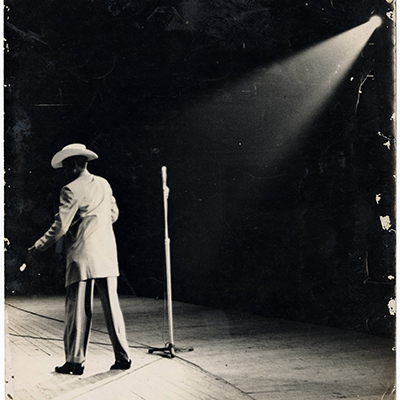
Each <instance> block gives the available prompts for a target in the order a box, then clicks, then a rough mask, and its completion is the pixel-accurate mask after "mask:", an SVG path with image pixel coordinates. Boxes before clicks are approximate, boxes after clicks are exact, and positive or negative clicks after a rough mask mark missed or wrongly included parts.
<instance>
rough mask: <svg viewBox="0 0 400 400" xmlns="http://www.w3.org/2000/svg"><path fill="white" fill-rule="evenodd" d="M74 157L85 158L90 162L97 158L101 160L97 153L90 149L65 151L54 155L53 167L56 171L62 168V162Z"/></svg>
mask: <svg viewBox="0 0 400 400" xmlns="http://www.w3.org/2000/svg"><path fill="white" fill-rule="evenodd" d="M74 156H84V157H86V158H87V160H88V161H92V160H96V159H97V158H99V156H98V155H97V154H96V153H95V152H93V151H91V150H88V149H63V150H60V151H59V152H58V153H56V154H55V155H54V157H53V158H52V160H51V166H52V167H53V168H54V169H57V168H62V167H63V165H62V162H63V161H64V160H65V159H66V158H69V157H74Z"/></svg>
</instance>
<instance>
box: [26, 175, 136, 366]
mask: <svg viewBox="0 0 400 400" xmlns="http://www.w3.org/2000/svg"><path fill="white" fill-rule="evenodd" d="M117 218H118V207H117V204H116V201H115V199H114V197H113V195H112V190H111V187H110V185H109V183H108V182H107V181H106V180H105V179H103V178H101V177H98V176H95V175H92V174H90V173H89V172H88V171H87V170H84V171H83V172H82V174H81V175H80V176H79V177H78V178H77V179H75V180H74V181H73V182H71V183H69V184H68V185H66V186H64V187H63V188H62V190H61V194H60V207H59V212H58V213H57V214H56V216H55V221H54V223H53V225H52V226H51V227H50V229H49V230H48V231H47V232H46V233H45V234H44V235H43V236H42V237H41V238H40V239H39V240H37V241H36V243H35V245H34V246H35V248H36V249H37V250H40V251H44V250H46V249H47V248H48V247H50V246H51V245H52V244H54V243H55V242H56V241H57V240H59V239H60V238H61V237H62V236H63V235H65V236H66V251H67V265H66V278H65V286H66V287H67V298H66V303H65V310H66V312H65V316H66V321H65V322H66V323H65V331H64V347H65V355H66V361H68V362H72V363H83V361H85V359H86V349H87V344H88V341H89V333H90V328H91V320H92V306H93V290H94V284H96V287H97V288H98V291H99V294H100V298H101V302H102V306H103V311H104V315H105V319H106V324H107V328H108V332H109V335H110V338H111V342H112V344H113V348H114V354H115V358H116V360H117V361H126V360H129V355H128V350H129V349H128V344H127V341H126V337H125V324H124V320H123V316H122V312H121V309H120V306H119V300H118V295H117V276H118V275H119V271H118V261H117V248H116V243H115V236H114V232H113V228H112V224H113V223H114V222H115V221H116V220H117Z"/></svg>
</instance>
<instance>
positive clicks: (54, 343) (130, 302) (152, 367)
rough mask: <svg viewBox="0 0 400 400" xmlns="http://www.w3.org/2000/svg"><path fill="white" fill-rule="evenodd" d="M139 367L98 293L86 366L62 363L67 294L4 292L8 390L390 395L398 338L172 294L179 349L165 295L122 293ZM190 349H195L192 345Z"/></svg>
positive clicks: (189, 398) (24, 397) (265, 397)
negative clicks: (119, 341)
mask: <svg viewBox="0 0 400 400" xmlns="http://www.w3.org/2000/svg"><path fill="white" fill-rule="evenodd" d="M121 308H122V310H123V313H124V317H125V322H126V328H127V337H128V342H129V345H130V350H131V358H132V367H131V369H130V370H128V371H110V370H109V367H110V365H111V364H112V363H113V362H114V359H113V352H112V347H111V344H110V340H109V338H108V334H107V331H106V328H105V323H104V319H103V317H102V310H101V306H100V302H99V300H98V299H97V298H96V299H95V302H94V314H93V317H94V321H93V329H92V332H91V336H90V344H89V348H88V357H87V361H86V364H85V373H84V374H83V375H82V376H69V375H61V374H56V373H55V372H54V367H55V366H56V365H62V364H63V363H64V354H63V352H64V350H63V342H62V336H63V317H64V299H63V298H62V297H34V298H32V297H10V298H6V314H5V315H6V322H7V323H6V340H7V343H6V398H8V399H11V398H12V399H17V400H31V399H34V400H36V399H40V400H42V399H58V400H70V399H96V400H102V399H110V398H120V399H132V400H136V399H142V400H153V399H154V400H180V399H182V400H199V399H204V400H212V399H216V400H225V399H226V400H232V399H237V400H242V399H243V400H245V399H253V400H254V399H255V400H270V399H272V400H280V399H282V400H283V399H285V400H292V399H293V400H294V399H296V400H303V399H304V400H305V399H307V400H309V399H318V400H320V399H323V400H330V399H343V398H346V399H352V400H356V399H357V400H360V399H362V400H372V399H377V400H378V399H379V400H393V399H394V389H393V388H394V381H395V354H394V351H393V347H394V343H393V340H390V339H386V338H380V337H376V336H371V335H366V334H361V333H356V332H351V331H343V330H338V329H332V328H325V327H319V326H314V325H308V324H300V323H295V322H291V321H284V320H278V319H271V318H265V317H260V316H254V315H250V314H244V313H240V312H237V311H226V310H225V311H224V310H215V309H210V308H207V307H203V306H195V305H190V304H185V303H179V302H174V303H173V311H174V339H175V340H174V341H175V345H176V357H175V358H172V359H171V358H169V357H165V355H164V354H161V353H153V354H149V353H148V348H149V347H153V346H156V347H163V346H164V344H165V343H166V342H167V341H168V331H167V327H168V324H167V321H166V313H165V311H166V310H165V302H164V301H162V300H157V299H146V298H138V297H130V296H127V297H121ZM191 349H193V351H189V350H191Z"/></svg>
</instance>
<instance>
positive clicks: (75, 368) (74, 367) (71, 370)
mask: <svg viewBox="0 0 400 400" xmlns="http://www.w3.org/2000/svg"><path fill="white" fill-rule="evenodd" d="M84 369H85V367H84V366H83V365H82V364H79V363H71V362H68V361H67V362H66V363H65V364H64V365H63V366H62V367H56V372H58V373H59V374H69V375H82V374H83V370H84Z"/></svg>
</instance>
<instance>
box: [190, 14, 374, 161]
mask: <svg viewBox="0 0 400 400" xmlns="http://www.w3.org/2000/svg"><path fill="white" fill-rule="evenodd" d="M378 22H379V23H381V22H382V20H381V19H380V18H379V17H377V16H374V17H372V18H371V20H370V21H368V22H366V23H364V24H362V25H360V26H357V27H355V28H353V29H351V30H349V31H346V32H344V33H342V34H340V35H338V36H335V37H333V38H331V39H329V40H326V41H324V42H322V43H320V44H318V45H316V46H313V47H312V48H310V49H308V50H305V51H303V52H301V53H300V54H297V55H295V56H293V57H291V58H289V59H287V60H283V61H281V62H278V63H276V64H274V65H272V66H271V67H270V68H263V69H261V70H260V69H259V70H258V71H257V72H255V73H254V74H253V75H252V76H250V77H248V78H246V79H243V80H242V81H240V82H237V83H236V84H235V85H233V86H232V87H230V88H229V92H231V93H232V96H234V95H235V93H238V94H239V93H244V92H247V93H253V96H252V97H248V98H247V99H246V102H247V103H246V104H247V106H246V107H244V108H243V111H242V113H243V114H244V117H243V118H241V119H242V120H244V121H245V122H244V123H243V124H241V125H240V126H239V125H238V126H237V127H234V128H233V129H232V127H231V129H230V130H229V131H228V130H225V131H224V130H223V129H221V126H217V125H216V126H213V121H214V120H220V116H219V117H218V116H217V117H216V116H215V113H216V109H217V107H216V104H220V103H221V101H223V99H221V95H219V94H218V93H216V94H215V96H214V98H213V99H211V101H210V100H208V101H204V102H203V103H202V104H197V105H196V106H195V109H194V110H193V112H194V114H192V115H193V117H192V118H196V116H195V115H196V112H198V110H199V107H201V109H202V114H203V115H206V119H207V118H209V121H210V124H208V125H207V127H208V132H212V133H213V134H214V135H215V136H216V137H217V138H218V139H219V140H221V139H223V140H228V141H229V140H230V141H232V140H234V139H236V138H238V139H242V140H238V143H239V142H240V145H242V144H243V147H242V149H243V150H244V146H245V142H246V137H247V138H248V141H249V142H250V141H251V142H252V143H251V148H253V149H257V151H256V152H255V153H256V154H254V153H253V154H252V157H255V158H258V159H259V160H253V161H255V162H261V163H268V164H269V165H271V164H273V163H275V162H278V161H280V159H282V158H283V157H285V156H287V155H288V152H291V151H292V150H293V149H295V148H296V147H298V146H299V143H300V140H301V138H302V136H303V135H304V132H305V131H306V130H307V128H308V127H309V126H310V124H311V123H312V121H313V120H315V118H316V117H317V116H318V115H319V113H320V112H321V111H322V110H323V109H324V107H325V106H326V104H327V102H328V101H329V100H330V99H331V98H332V96H333V94H334V93H335V91H336V90H337V88H338V86H339V85H340V83H341V82H343V80H344V79H345V78H346V76H347V74H348V73H349V71H350V68H351V67H352V65H353V64H354V62H355V60H356V59H357V58H358V56H359V55H360V53H361V51H362V49H363V48H364V47H365V45H366V43H367V42H368V40H369V38H370V36H371V35H372V33H373V32H374V30H375V29H376V28H377V27H378ZM218 96H220V97H218ZM356 100H357V99H356V98H355V101H356ZM189 113H190V111H189ZM246 113H247V115H246ZM231 118H232V120H236V119H237V116H236V115H232V116H231ZM255 118H257V119H258V120H257V121H255ZM243 132H247V134H246V135H245V134H244V133H243ZM239 135H240V136H239ZM224 136H225V137H224ZM271 149H272V151H271Z"/></svg>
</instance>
